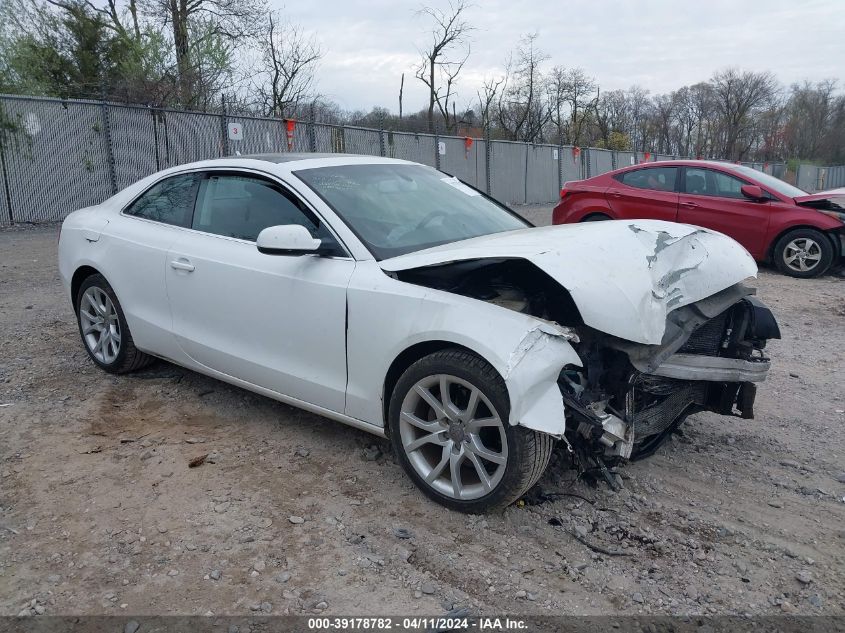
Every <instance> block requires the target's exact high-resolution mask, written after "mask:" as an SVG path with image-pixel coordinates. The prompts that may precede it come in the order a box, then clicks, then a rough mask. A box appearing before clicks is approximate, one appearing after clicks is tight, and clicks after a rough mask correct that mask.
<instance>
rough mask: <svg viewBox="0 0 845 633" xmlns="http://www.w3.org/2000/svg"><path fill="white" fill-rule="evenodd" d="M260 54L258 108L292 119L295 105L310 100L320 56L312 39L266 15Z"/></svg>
mask: <svg viewBox="0 0 845 633" xmlns="http://www.w3.org/2000/svg"><path fill="white" fill-rule="evenodd" d="M261 46H262V51H261V74H260V77H261V78H262V79H263V80H264V81H263V82H262V83H261V84H260V85H259V86H258V93H259V95H260V96H261V103H262V109H263V111H264V113H265V114H270V115H273V116H276V117H281V118H284V117H288V116H293V115H294V113H295V112H296V111H297V109H298V107H299V104H300V103H301V102H303V101H305V100H310V99H313V98H314V96H315V95H314V93H313V88H314V81H315V71H316V69H317V64H318V62H319V61H320V59H321V58H322V56H323V52H322V50H321V48H320V45H319V43H318V42H317V40H316V38H314V37H313V36H309V35H306V34H305V33H304V32H303V30H302V29H301V28H300V27H299V26H297V25H295V24H292V23H290V22H288V21H285V20H283V19H282V18H281V17H280V16H279V14H278V13H274V12H271V13H270V14H268V16H267V27H266V32H265V33H264V36H263V39H262V42H261Z"/></svg>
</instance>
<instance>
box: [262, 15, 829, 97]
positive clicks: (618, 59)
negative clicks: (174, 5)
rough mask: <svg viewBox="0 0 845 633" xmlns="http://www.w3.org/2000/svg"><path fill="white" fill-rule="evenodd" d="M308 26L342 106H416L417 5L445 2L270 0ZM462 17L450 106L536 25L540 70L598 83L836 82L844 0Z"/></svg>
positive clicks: (662, 88)
mask: <svg viewBox="0 0 845 633" xmlns="http://www.w3.org/2000/svg"><path fill="white" fill-rule="evenodd" d="M271 3H272V4H273V6H274V7H275V8H278V9H283V10H284V13H285V15H287V16H288V17H289V18H290V19H291V20H292V21H294V22H296V23H298V24H300V25H301V26H302V27H303V28H305V29H306V30H308V31H309V32H313V33H314V34H315V35H316V36H317V38H318V40H319V41H320V43H321V45H322V47H323V50H324V51H325V56H324V58H323V60H322V61H321V64H320V68H319V71H318V80H319V83H318V90H319V91H320V92H321V93H322V94H323V95H324V96H325V97H327V98H330V99H332V100H334V101H336V102H337V103H339V104H340V105H341V106H342V107H344V108H347V109H359V108H360V109H364V110H369V109H370V108H371V107H372V106H375V105H379V106H384V107H388V108H389V109H391V110H393V111H396V110H398V91H399V78H400V76H401V74H402V73H403V72H404V73H405V98H404V110H405V112H411V111H416V110H419V109H420V108H422V107H423V106H424V104H425V101H426V92H425V90H426V89H425V86H423V85H422V83H420V81H419V80H417V79H416V78H415V77H414V71H413V68H414V65H415V64H416V62H417V60H418V57H419V54H418V52H417V51H418V50H419V49H420V48H422V47H424V46H425V44H426V43H427V42H428V39H429V37H430V36H429V33H430V23H429V21H428V20H426V19H425V16H420V15H417V10H418V9H419V8H420V7H422V6H423V4H428V5H430V6H434V7H440V8H446V7H447V6H448V4H447V2H446V1H445V0H430V1H428V2H425V3H423V2H413V1H410V0H311V1H305V2H303V1H302V0H289V1H288V2H283V1H282V0H271ZM467 17H468V19H469V20H470V21H471V22H472V23H473V24H474V25H475V27H476V28H477V30H476V31H475V32H474V33H473V34H472V53H471V56H470V58H469V61H468V62H467V65H466V67H465V68H464V71H463V73H462V75H461V77H460V83H459V99H458V106H459V107H460V106H461V105H468V104H470V103H471V102H472V101H473V100H474V99H475V93H476V89H477V88H478V86H479V85H480V83H481V80H482V79H483V78H484V77H485V76H495V75H497V74H499V75H500V74H501V73H502V70H503V67H504V61H505V59H506V57H507V54H508V52H509V51H510V50H511V49H512V48H514V47H515V46H516V44H517V42H518V40H519V37H520V35H521V34H524V33H531V32H537V33H538V34H539V39H538V45H539V47H540V48H541V49H542V50H543V51H545V52H546V53H547V54H548V55H550V57H551V59H550V61H549V62H548V64H547V66H548V67H550V66H553V65H557V64H559V65H563V66H580V67H582V68H584V69H585V70H586V71H587V72H588V73H589V74H590V75H592V76H594V77H595V78H596V80H597V81H598V82H599V84H600V85H601V87H602V89H603V90H612V89H616V88H628V87H630V86H631V85H632V84H640V85H641V86H643V87H644V88H647V89H648V90H650V91H651V92H652V93H659V92H668V91H670V90H673V89H675V88H678V87H680V86H682V85H685V84H693V83H696V82H698V81H703V80H706V79H707V78H709V77H710V76H711V75H712V74H713V72H714V71H716V70H719V69H721V68H725V67H728V66H738V67H741V68H743V69H749V70H758V71H759V70H770V71H772V72H774V73H775V75H776V76H777V77H778V78H779V79H780V80H781V82H782V83H785V84H789V83H791V82H794V81H798V80H802V79H805V78H806V79H811V80H820V79H826V78H840V79H842V80H845V1H843V0H706V1H701V2H698V1H696V2H691V1H687V0H631V1H626V0H618V1H615V2H614V1H611V0H569V1H559V2H549V1H546V2H536V1H535V2H530V1H528V0H476V2H475V4H474V6H472V7H471V8H470V9H469V11H468V13H467Z"/></svg>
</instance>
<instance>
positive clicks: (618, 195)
mask: <svg viewBox="0 0 845 633" xmlns="http://www.w3.org/2000/svg"><path fill="white" fill-rule="evenodd" d="M607 194H608V195H610V196H613V197H614V198H621V197H622V194H621V193H619V192H618V191H608V192H607Z"/></svg>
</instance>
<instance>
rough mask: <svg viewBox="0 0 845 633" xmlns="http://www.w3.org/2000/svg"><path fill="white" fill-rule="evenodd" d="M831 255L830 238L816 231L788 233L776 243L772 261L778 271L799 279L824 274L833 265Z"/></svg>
mask: <svg viewBox="0 0 845 633" xmlns="http://www.w3.org/2000/svg"><path fill="white" fill-rule="evenodd" d="M802 253H804V256H802ZM833 255H834V253H833V244H832V243H831V241H830V238H828V236H827V235H825V234H824V233H822V232H821V231H817V230H816V229H795V230H794V231H790V232H789V233H787V234H786V235H784V236H783V237H781V238H780V239H779V240H778V241H777V243H776V244H775V247H774V249H773V250H772V259H774V262H775V266H777V268H778V270H780V271H781V272H782V273H783V274H784V275H789V276H790V277H798V278H799V279H809V278H810V277H817V276H819V275H822V274H824V272H825V271H826V270H827V269H828V268H830V265H831V264H832V263H833ZM811 258H812V259H811Z"/></svg>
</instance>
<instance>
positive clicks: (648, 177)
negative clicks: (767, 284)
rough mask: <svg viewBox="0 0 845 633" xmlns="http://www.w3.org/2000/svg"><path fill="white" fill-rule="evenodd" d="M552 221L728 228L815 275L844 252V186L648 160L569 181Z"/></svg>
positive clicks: (790, 269) (788, 265)
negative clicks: (645, 221) (817, 188)
mask: <svg viewBox="0 0 845 633" xmlns="http://www.w3.org/2000/svg"><path fill="white" fill-rule="evenodd" d="M560 198H561V200H560V202H559V203H558V205H557V206H556V207H555V208H554V211H553V213H552V223H553V224H566V223H570V222H588V221H593V220H630V219H634V218H652V219H658V220H670V221H673V222H682V223H684V224H695V225H697V226H703V227H705V228H708V229H713V230H715V231H719V232H721V233H724V234H725V235H729V236H730V237H732V238H734V239H735V240H736V241H737V242H739V243H740V244H742V245H743V246H744V247H745V248H746V249H748V252H749V253H751V255H752V257H754V259H756V260H757V261H760V262H763V261H770V262H773V263H774V264H775V265H776V266H777V267H778V268H779V269H780V270H781V271H782V272H784V273H785V274H787V275H791V276H793V277H815V276H816V275H820V274H822V273H824V272H825V271H826V270H827V269H828V268H829V267H830V266H831V264H832V263H834V262H836V261H838V260H839V258H840V257H841V256H842V255H843V254H845V190H843V189H839V190H835V191H828V192H824V193H819V194H812V195H811V194H808V193H807V192H806V191H802V190H801V189H798V188H797V187H793V186H792V185H790V184H788V183H786V182H784V181H782V180H779V179H777V178H774V177H773V176H769V175H768V174H764V173H763V172H760V171H756V170H754V169H751V168H750V167H745V166H742V165H733V164H730V163H720V162H713V161H701V160H675V161H661V162H657V163H647V164H641V165H636V166H633V167H625V168H624V169H617V170H616V171H611V172H608V173H605V174H602V175H601V176H596V177H594V178H588V179H587V180H577V181H573V182H568V183H566V185H565V186H564V188H563V190H561V192H560Z"/></svg>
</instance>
